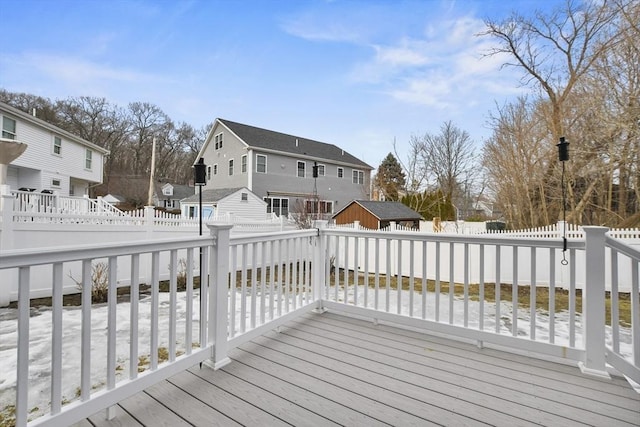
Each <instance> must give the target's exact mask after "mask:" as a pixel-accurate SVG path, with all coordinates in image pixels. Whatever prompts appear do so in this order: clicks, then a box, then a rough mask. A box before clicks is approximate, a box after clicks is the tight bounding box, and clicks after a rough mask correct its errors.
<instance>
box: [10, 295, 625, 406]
mask: <svg viewBox="0 0 640 427" xmlns="http://www.w3.org/2000/svg"><path fill="white" fill-rule="evenodd" d="M355 292H356V290H355V288H353V287H351V288H349V290H348V293H347V301H348V303H351V304H352V303H353V301H354V297H355ZM367 292H368V295H367V296H368V298H367V304H366V306H367V307H370V308H374V307H375V293H374V291H373V289H371V288H369V289H368V290H367ZM357 293H358V295H357V298H358V305H360V306H364V287H361V286H360V287H358V289H357ZM258 297H259V295H258ZM333 297H334V292H333V289H331V290H330V298H332V299H333ZM343 297H344V293H343V290H342V289H340V290H339V291H338V301H343ZM388 297H389V299H388V304H389V311H390V312H391V313H397V307H398V299H397V298H398V292H397V291H395V290H392V291H391V292H390V293H389V295H388ZM250 298H251V296H250V295H248V299H247V301H246V307H247V313H246V325H247V328H249V325H250V318H249V313H248V311H249V310H250V307H251V300H250ZM264 300H265V306H266V311H267V315H266V317H267V319H268V318H269V298H268V296H267V295H265V298H264ZM426 302H427V304H426V307H427V310H426V318H427V319H429V320H435V314H436V313H435V311H436V310H435V307H436V295H435V294H434V293H428V294H427V295H426ZM188 303H189V302H188V301H187V300H186V293H185V292H181V293H178V298H177V313H178V314H177V315H178V318H177V327H176V330H177V341H178V343H177V351H179V352H180V354H182V353H183V352H184V351H185V348H184V342H185V338H186V332H185V325H186V321H185V315H186V306H187V304H188ZM190 303H191V304H192V306H193V313H194V318H195V320H194V322H193V333H192V340H193V342H194V343H197V342H198V341H199V322H198V320H197V319H198V317H199V314H198V313H199V294H198V292H197V291H196V292H194V295H193V299H192V301H191V302H190ZM260 304H261V302H260V301H257V302H256V305H257V306H258V307H259V306H260ZM386 304H387V297H386V293H385V292H383V291H382V290H381V291H380V293H379V298H378V308H379V309H382V310H384V309H385V307H386ZM150 306H151V297H150V296H146V297H144V298H143V299H141V300H140V303H139V316H138V325H139V331H140V332H139V337H138V350H139V351H138V354H139V356H141V357H142V358H143V359H144V360H141V361H140V364H139V365H140V366H141V368H148V363H149V362H148V354H149V349H150V337H149V334H147V333H145V331H149V330H150V324H151V323H150V319H151V312H150ZM400 306H401V312H402V314H407V315H408V314H409V309H410V306H411V302H410V295H409V293H408V292H406V291H402V293H401V294H400ZM235 307H236V309H237V311H236V319H235V327H236V332H237V333H239V331H238V329H239V328H240V320H241V313H240V312H239V310H240V308H241V301H240V294H237V295H236V304H235ZM439 307H440V309H439V319H440V321H441V322H448V319H449V307H450V303H449V297H448V295H446V294H440V295H439ZM274 309H276V308H274ZM479 310H480V304H479V303H478V302H474V301H469V302H468V313H469V314H468V325H469V328H472V329H478V327H479V326H478V325H479V322H478V318H479ZM495 311H496V306H495V304H494V303H485V304H484V313H485V315H484V325H483V329H484V330H487V331H495V319H496V316H495ZM283 312H285V310H284V308H283ZM116 313H117V324H118V328H117V333H116V335H117V343H116V360H117V374H116V375H117V379H124V378H128V376H129V342H130V332H129V327H130V325H129V313H130V303H128V302H123V303H119V304H118V306H117V310H116ZM81 314H82V312H81V310H80V307H65V308H64V313H63V325H64V329H63V330H64V332H63V344H62V348H63V355H64V357H63V367H62V369H63V374H62V375H63V387H62V395H63V398H64V399H65V401H72V400H74V399H76V398H77V397H78V396H79V393H80V389H79V385H80V369H79V367H80V337H81V325H82V324H81ZM51 315H52V311H51V309H50V308H48V307H41V308H38V309H32V313H31V318H30V330H29V335H30V343H31V344H30V347H29V360H30V373H29V374H30V378H31V382H30V387H29V406H30V408H33V413H32V414H31V416H34V417H35V416H37V415H39V414H44V413H46V412H48V410H49V402H50V379H51V362H50V357H51V356H50V351H51V324H52V319H51ZM421 315H422V296H421V295H417V294H416V295H414V300H413V316H416V317H420V316H421ZM463 316H464V301H463V300H462V299H461V298H458V297H456V298H454V301H453V323H454V324H456V325H463V321H464V317H463ZM16 317H17V310H15V309H7V308H4V309H0V367H1V369H0V412H2V411H3V410H4V409H6V408H7V406H9V405H13V404H14V403H15V384H16V366H17V352H16V344H17V320H16ZM159 319H160V320H159V322H160V327H159V331H160V335H159V337H158V341H159V346H160V347H165V348H167V347H168V338H169V332H168V331H169V294H168V293H160V306H159ZM517 319H518V320H517V335H518V336H523V337H529V336H530V327H531V316H530V312H529V310H528V309H524V310H522V309H521V310H519V311H518V313H517ZM555 319H556V324H555V337H554V340H555V343H556V344H559V345H564V346H569V313H568V312H560V313H556V316H555ZM91 323H92V332H91V334H92V338H91V383H92V385H93V388H94V390H98V389H100V388H102V387H103V386H104V383H105V380H106V366H107V340H106V332H107V306H106V304H102V305H96V306H94V307H93V309H92V311H91ZM256 323H258V324H259V323H260V322H259V319H256ZM576 323H577V326H576V346H577V347H578V348H580V347H582V333H581V328H580V314H576ZM511 324H512V311H511V304H510V303H508V302H501V303H500V332H501V333H502V334H511V333H512V332H511ZM606 333H607V345H611V328H610V327H607V331H606ZM535 339H536V340H540V341H545V342H549V316H548V315H547V313H545V312H542V311H538V312H537V314H536V316H535ZM620 350H621V353H622V355H623V356H625V357H628V358H631V332H630V328H620Z"/></svg>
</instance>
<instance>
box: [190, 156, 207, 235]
mask: <svg viewBox="0 0 640 427" xmlns="http://www.w3.org/2000/svg"><path fill="white" fill-rule="evenodd" d="M193 170H194V174H195V176H194V180H193V181H194V184H195V185H197V186H198V187H199V189H198V196H199V197H198V218H200V235H201V236H202V186H203V185H205V184H206V183H207V165H205V164H204V158H202V157H200V159H199V160H198V163H196V164H195V165H193Z"/></svg>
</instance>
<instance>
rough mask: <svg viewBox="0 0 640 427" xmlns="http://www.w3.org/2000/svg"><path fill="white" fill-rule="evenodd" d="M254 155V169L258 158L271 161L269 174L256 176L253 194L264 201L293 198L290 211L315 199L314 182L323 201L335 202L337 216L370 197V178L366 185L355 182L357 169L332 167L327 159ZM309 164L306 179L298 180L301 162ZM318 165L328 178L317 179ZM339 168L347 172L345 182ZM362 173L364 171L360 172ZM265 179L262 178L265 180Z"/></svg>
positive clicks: (268, 168) (262, 153)
mask: <svg viewBox="0 0 640 427" xmlns="http://www.w3.org/2000/svg"><path fill="white" fill-rule="evenodd" d="M252 151H253V158H254V165H255V164H256V162H257V160H256V158H257V155H264V156H266V157H267V173H266V174H263V173H259V172H255V166H254V172H253V174H254V175H253V189H252V191H253V192H254V193H256V194H257V195H258V196H260V197H263V198H264V197H267V196H281V197H287V196H289V206H290V209H291V210H293V208H294V207H295V205H296V201H297V200H300V202H303V201H304V200H305V199H306V198H311V197H312V195H313V191H314V181H315V184H316V186H317V194H318V198H319V199H320V200H326V201H332V202H333V203H334V207H333V210H334V212H336V211H337V210H339V209H341V208H342V207H343V206H345V205H346V204H347V203H349V202H350V201H352V200H354V199H362V198H368V197H369V191H368V189H369V178H368V174H364V175H365V178H366V179H365V182H364V184H354V183H353V180H352V176H353V170H354V169H356V168H354V167H353V166H344V165H337V164H333V163H329V162H328V161H327V160H326V159H318V160H312V159H309V158H304V157H291V156H285V155H281V154H275V153H268V152H265V151H257V150H252ZM299 161H300V162H305V165H306V166H305V172H306V173H305V177H304V178H301V177H299V176H298V162H299ZM314 162H317V163H318V164H319V165H321V166H324V169H325V174H324V176H318V178H317V179H315V180H314V178H313V169H312V167H313V164H314ZM338 167H341V168H342V169H343V176H342V178H338ZM358 170H362V169H358ZM261 177H262V178H261Z"/></svg>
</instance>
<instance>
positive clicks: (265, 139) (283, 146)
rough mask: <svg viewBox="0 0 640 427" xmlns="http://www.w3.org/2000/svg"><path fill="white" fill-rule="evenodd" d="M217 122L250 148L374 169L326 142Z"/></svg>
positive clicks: (222, 120)
mask: <svg viewBox="0 0 640 427" xmlns="http://www.w3.org/2000/svg"><path fill="white" fill-rule="evenodd" d="M217 121H218V122H219V123H220V124H222V125H223V126H225V127H226V128H227V129H229V131H231V132H233V133H234V134H235V135H236V136H237V137H238V138H240V139H241V140H242V141H243V142H244V143H245V144H247V145H248V146H249V147H250V148H257V149H264V150H272V151H279V152H282V153H287V154H294V155H299V156H307V157H315V158H318V159H326V160H331V161H334V162H337V163H346V164H350V165H355V166H358V167H360V168H362V169H370V170H372V169H373V168H372V167H371V166H369V165H368V164H366V163H365V162H363V161H362V160H360V159H358V158H357V157H355V156H353V155H351V154H349V153H347V152H346V151H344V150H343V149H341V148H339V147H337V146H336V145H333V144H327V143H324V142H319V141H314V140H312V139H307V138H302V137H299V136H294V135H288V134H285V133H280V132H275V131H272V130H267V129H262V128H258V127H255V126H249V125H245V124H242V123H237V122H232V121H231V120H224V119H217Z"/></svg>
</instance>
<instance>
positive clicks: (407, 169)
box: [393, 135, 427, 194]
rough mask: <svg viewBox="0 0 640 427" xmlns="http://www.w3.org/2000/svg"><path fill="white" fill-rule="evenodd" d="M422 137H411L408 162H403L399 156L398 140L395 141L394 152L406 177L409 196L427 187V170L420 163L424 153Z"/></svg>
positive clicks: (406, 188)
mask: <svg viewBox="0 0 640 427" xmlns="http://www.w3.org/2000/svg"><path fill="white" fill-rule="evenodd" d="M422 145H423V144H422V137H420V136H417V135H411V137H410V139H409V152H408V153H407V157H406V160H405V161H404V162H403V161H402V159H401V157H400V155H399V154H398V150H397V146H396V140H395V139H394V140H393V152H394V153H395V155H396V159H397V160H398V163H400V166H402V169H403V171H404V175H405V188H404V190H405V192H406V193H407V194H415V193H419V192H420V191H422V190H423V189H424V187H425V185H426V180H427V174H426V169H425V167H424V165H423V164H422V162H421V161H420V158H421V156H420V154H421V152H422Z"/></svg>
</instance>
